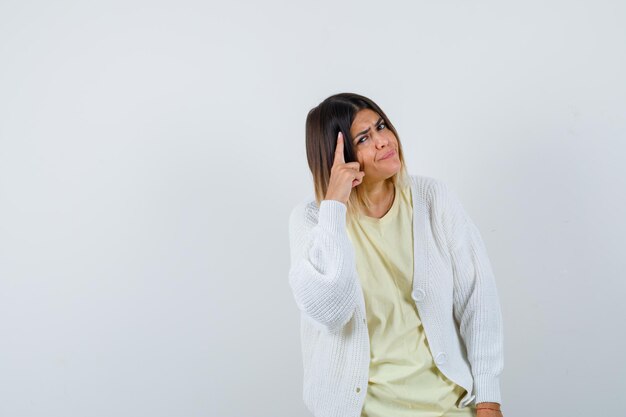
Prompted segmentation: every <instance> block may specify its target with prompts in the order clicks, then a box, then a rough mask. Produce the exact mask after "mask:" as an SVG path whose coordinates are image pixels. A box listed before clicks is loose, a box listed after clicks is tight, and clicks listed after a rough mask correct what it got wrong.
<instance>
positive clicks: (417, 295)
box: [412, 288, 426, 301]
mask: <svg viewBox="0 0 626 417" xmlns="http://www.w3.org/2000/svg"><path fill="white" fill-rule="evenodd" d="M412 295H413V299H414V300H415V301H423V300H424V297H426V293H425V292H424V290H423V289H421V288H416V289H415V290H414V291H413V294H412Z"/></svg>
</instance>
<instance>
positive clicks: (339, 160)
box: [333, 132, 346, 165]
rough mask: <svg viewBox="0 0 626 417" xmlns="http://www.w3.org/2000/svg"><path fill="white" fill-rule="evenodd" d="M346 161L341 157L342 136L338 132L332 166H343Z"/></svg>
mask: <svg viewBox="0 0 626 417" xmlns="http://www.w3.org/2000/svg"><path fill="white" fill-rule="evenodd" d="M345 162H346V160H345V159H344V157H343V134H342V133H341V132H339V135H338V136H337V147H336V148H335V160H334V161H333V165H335V164H343V163H345Z"/></svg>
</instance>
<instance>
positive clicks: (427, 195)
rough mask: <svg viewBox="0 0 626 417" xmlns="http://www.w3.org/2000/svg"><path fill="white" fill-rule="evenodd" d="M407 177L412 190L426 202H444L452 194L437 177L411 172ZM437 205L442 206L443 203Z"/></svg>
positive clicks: (446, 185)
mask: <svg viewBox="0 0 626 417" xmlns="http://www.w3.org/2000/svg"><path fill="white" fill-rule="evenodd" d="M409 177H410V179H411V183H412V187H413V190H414V191H415V192H416V193H417V195H418V196H419V197H420V198H422V199H424V200H425V201H426V202H427V203H431V204H432V203H435V204H437V203H445V202H447V201H449V200H450V198H451V197H453V196H454V191H453V190H452V189H451V188H450V187H449V186H448V184H447V183H446V182H445V181H443V180H441V179H439V178H435V177H431V176H428V175H420V174H411V175H410V176H409ZM437 205H438V206H443V204H437Z"/></svg>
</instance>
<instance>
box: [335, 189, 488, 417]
mask: <svg viewBox="0 0 626 417" xmlns="http://www.w3.org/2000/svg"><path fill="white" fill-rule="evenodd" d="M394 187H395V197H394V200H393V203H392V205H391V208H390V209H389V211H387V213H385V214H384V215H383V216H382V217H381V218H375V217H369V216H366V215H364V214H362V213H361V214H358V215H357V216H356V217H355V218H353V219H350V220H349V221H348V222H347V223H346V226H347V231H348V236H349V238H350V240H351V242H352V244H353V247H354V249H355V255H356V267H357V273H358V276H359V280H360V283H361V288H362V289H363V295H364V299H365V307H366V315H367V328H368V333H369V339H370V367H369V378H368V387H367V393H366V396H365V402H364V405H363V408H362V411H361V417H389V416H394V417H452V416H455V417H456V416H458V417H462V416H465V417H470V416H475V415H476V409H475V406H474V405H471V406H468V407H464V408H458V404H459V402H460V400H461V398H462V397H463V396H464V395H465V389H464V388H463V387H461V386H459V385H457V384H456V383H454V382H453V381H451V380H450V379H448V378H447V377H446V376H445V375H443V373H442V372H441V371H440V370H439V369H438V368H437V365H436V364H435V362H434V360H433V355H432V352H431V351H430V348H429V345H428V340H427V338H426V334H425V332H424V327H423V325H422V322H421V320H420V316H419V312H418V311H417V307H416V305H415V303H414V301H413V299H412V298H411V288H412V285H413V253H414V252H413V243H414V242H413V227H412V222H413V202H412V198H411V189H410V186H406V187H403V188H401V187H399V186H398V185H395V186H394Z"/></svg>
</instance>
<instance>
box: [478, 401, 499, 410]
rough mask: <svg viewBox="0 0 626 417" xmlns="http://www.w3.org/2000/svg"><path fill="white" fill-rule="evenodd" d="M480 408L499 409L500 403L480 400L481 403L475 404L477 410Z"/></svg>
mask: <svg viewBox="0 0 626 417" xmlns="http://www.w3.org/2000/svg"><path fill="white" fill-rule="evenodd" d="M481 408H489V409H496V410H500V403H491V402H482V403H478V404H476V409H477V410H480V409H481Z"/></svg>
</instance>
